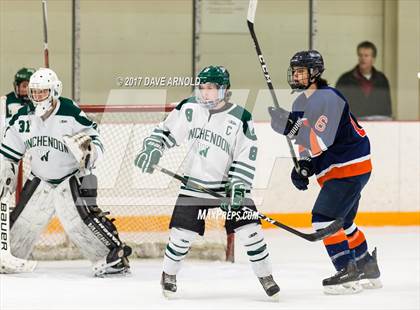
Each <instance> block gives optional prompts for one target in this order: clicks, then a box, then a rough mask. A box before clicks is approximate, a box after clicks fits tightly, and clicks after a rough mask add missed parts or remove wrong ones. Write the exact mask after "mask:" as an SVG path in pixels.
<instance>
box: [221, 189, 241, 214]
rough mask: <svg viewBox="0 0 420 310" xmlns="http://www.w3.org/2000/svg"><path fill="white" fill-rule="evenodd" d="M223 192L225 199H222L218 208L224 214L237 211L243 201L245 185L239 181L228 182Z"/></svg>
mask: <svg viewBox="0 0 420 310" xmlns="http://www.w3.org/2000/svg"><path fill="white" fill-rule="evenodd" d="M225 190H226V198H225V199H222V202H221V203H220V208H221V209H222V210H223V211H225V212H229V211H231V210H233V211H237V210H239V209H240V208H241V207H242V204H243V202H244V199H245V184H244V183H242V182H240V181H234V182H230V181H229V182H228V183H226V186H225Z"/></svg>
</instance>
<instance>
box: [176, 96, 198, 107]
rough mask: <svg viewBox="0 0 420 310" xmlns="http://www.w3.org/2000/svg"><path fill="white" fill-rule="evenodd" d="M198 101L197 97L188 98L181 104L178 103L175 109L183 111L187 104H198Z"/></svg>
mask: <svg viewBox="0 0 420 310" xmlns="http://www.w3.org/2000/svg"><path fill="white" fill-rule="evenodd" d="M196 102H197V101H196V100H195V97H194V96H193V97H189V98H186V99H184V100H182V101H181V102H180V103H178V105H177V106H176V107H175V109H176V110H181V108H182V107H183V106H184V105H185V104H187V103H196Z"/></svg>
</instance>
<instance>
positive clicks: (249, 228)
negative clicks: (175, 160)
mask: <svg viewBox="0 0 420 310" xmlns="http://www.w3.org/2000/svg"><path fill="white" fill-rule="evenodd" d="M235 233H236V236H238V239H239V241H240V242H241V244H242V245H243V246H244V247H245V249H246V251H247V252H246V253H247V254H248V258H249V261H250V262H251V266H252V270H253V271H254V273H255V275H256V276H257V277H258V278H262V277H267V276H270V275H271V274H272V267H271V261H270V258H269V253H268V250H267V244H266V243H265V241H264V235H263V232H262V229H261V225H259V224H256V223H252V224H248V225H245V226H241V227H239V228H237V229H236V230H235Z"/></svg>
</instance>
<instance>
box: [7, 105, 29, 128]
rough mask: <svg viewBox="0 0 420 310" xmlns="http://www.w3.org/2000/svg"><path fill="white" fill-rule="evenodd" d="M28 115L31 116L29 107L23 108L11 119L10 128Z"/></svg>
mask: <svg viewBox="0 0 420 310" xmlns="http://www.w3.org/2000/svg"><path fill="white" fill-rule="evenodd" d="M28 114H29V110H28V107H27V106H23V107H21V108H20V109H19V110H18V111H17V112H16V113H15V114H14V115H13V116H12V118H11V119H10V121H9V126H13V125H14V124H15V122H16V121H17V120H18V119H19V118H21V117H24V116H26V115H28Z"/></svg>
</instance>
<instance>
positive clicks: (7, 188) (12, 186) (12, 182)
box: [0, 160, 18, 198]
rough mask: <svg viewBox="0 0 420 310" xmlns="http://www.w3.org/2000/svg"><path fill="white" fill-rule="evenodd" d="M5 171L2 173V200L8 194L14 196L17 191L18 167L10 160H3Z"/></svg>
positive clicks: (0, 176) (0, 187)
mask: <svg viewBox="0 0 420 310" xmlns="http://www.w3.org/2000/svg"><path fill="white" fill-rule="evenodd" d="M2 166H3V169H2V170H1V172H0V198H3V197H4V196H6V193H9V194H13V193H14V192H15V190H16V179H17V171H18V166H17V165H16V164H15V163H12V162H11V161H9V160H3V164H2Z"/></svg>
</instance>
